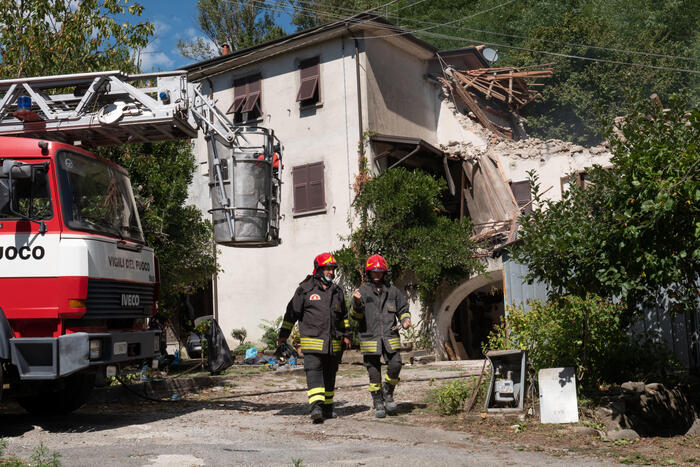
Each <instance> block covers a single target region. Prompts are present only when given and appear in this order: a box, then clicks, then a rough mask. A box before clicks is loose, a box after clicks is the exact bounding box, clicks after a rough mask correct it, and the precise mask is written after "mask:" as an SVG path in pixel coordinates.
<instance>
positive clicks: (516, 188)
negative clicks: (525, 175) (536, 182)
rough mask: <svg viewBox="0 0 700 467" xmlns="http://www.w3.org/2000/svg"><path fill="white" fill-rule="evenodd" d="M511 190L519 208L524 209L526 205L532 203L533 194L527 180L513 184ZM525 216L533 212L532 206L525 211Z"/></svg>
mask: <svg viewBox="0 0 700 467" xmlns="http://www.w3.org/2000/svg"><path fill="white" fill-rule="evenodd" d="M510 189H511V191H512V192H513V197H514V198H515V201H516V202H517V203H518V207H519V208H522V207H523V206H525V205H526V204H528V203H530V201H531V200H532V193H531V192H530V182H529V181H527V180H525V181H522V182H511V184H510ZM522 212H523V214H529V213H531V212H532V204H528V206H527V207H526V208H525V209H523V211H522Z"/></svg>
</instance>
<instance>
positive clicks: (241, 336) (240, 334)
mask: <svg viewBox="0 0 700 467" xmlns="http://www.w3.org/2000/svg"><path fill="white" fill-rule="evenodd" d="M231 337H233V338H234V339H236V340H237V341H238V343H239V344H242V343H243V342H245V340H246V337H248V331H247V330H246V328H235V329H231Z"/></svg>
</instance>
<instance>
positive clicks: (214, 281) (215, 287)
mask: <svg viewBox="0 0 700 467" xmlns="http://www.w3.org/2000/svg"><path fill="white" fill-rule="evenodd" d="M227 47H228V46H227ZM222 55H225V54H222ZM205 80H206V82H207V84H209V99H211V100H212V101H213V100H214V83H212V81H211V79H210V78H205ZM212 118H213V116H212ZM207 163H209V160H208V158H207ZM213 248H214V261H215V262H216V261H218V259H219V258H218V256H217V251H216V243H214V246H213ZM211 295H212V297H211V298H212V308H213V309H212V312H213V313H212V314H213V315H214V319H215V320H216V321H217V322H218V321H219V279H218V273H216V272H215V273H214V274H212V275H211Z"/></svg>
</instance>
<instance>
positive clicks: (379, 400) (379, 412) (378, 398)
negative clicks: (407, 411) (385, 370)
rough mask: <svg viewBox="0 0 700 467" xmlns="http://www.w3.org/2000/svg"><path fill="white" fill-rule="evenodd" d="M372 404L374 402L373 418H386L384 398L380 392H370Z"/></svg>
mask: <svg viewBox="0 0 700 467" xmlns="http://www.w3.org/2000/svg"><path fill="white" fill-rule="evenodd" d="M371 394H372V402H374V416H375V417H377V418H384V417H386V409H385V408H384V397H382V391H381V390H380V391H372V392H371Z"/></svg>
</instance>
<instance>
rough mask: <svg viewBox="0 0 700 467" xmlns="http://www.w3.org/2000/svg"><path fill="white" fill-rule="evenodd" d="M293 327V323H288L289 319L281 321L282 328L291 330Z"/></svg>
mask: <svg viewBox="0 0 700 467" xmlns="http://www.w3.org/2000/svg"><path fill="white" fill-rule="evenodd" d="M293 327H294V323H290V322H289V321H282V329H285V330H287V331H291V330H292V328H293Z"/></svg>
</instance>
